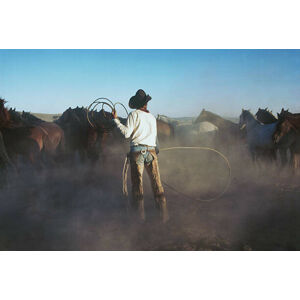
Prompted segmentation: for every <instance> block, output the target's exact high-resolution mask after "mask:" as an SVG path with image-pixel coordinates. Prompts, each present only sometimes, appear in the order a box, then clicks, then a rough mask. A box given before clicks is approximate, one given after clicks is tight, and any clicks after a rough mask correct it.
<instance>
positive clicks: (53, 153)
mask: <svg viewBox="0 0 300 300" xmlns="http://www.w3.org/2000/svg"><path fill="white" fill-rule="evenodd" d="M21 117H22V119H23V120H24V121H25V122H28V124H29V125H31V126H34V127H37V128H40V129H41V130H42V131H43V133H44V138H43V144H42V145H41V146H42V148H40V149H41V151H43V152H44V153H45V155H46V156H47V158H48V159H51V158H59V157H60V156H61V155H62V154H63V153H64V151H65V137H64V131H63V130H62V129H61V128H60V126H59V125H57V124H55V123H53V122H45V121H43V120H41V119H39V118H37V117H35V116H34V115H32V114H30V113H28V112H24V111H23V113H22V115H21Z"/></svg>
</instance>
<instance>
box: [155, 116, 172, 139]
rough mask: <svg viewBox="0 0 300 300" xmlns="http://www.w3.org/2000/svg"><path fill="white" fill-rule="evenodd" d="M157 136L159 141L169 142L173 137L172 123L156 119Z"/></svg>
mask: <svg viewBox="0 0 300 300" xmlns="http://www.w3.org/2000/svg"><path fill="white" fill-rule="evenodd" d="M156 126H157V137H158V140H159V142H162V143H164V142H171V141H173V140H174V138H175V130H174V125H172V124H170V123H167V122H165V121H163V120H161V119H156Z"/></svg>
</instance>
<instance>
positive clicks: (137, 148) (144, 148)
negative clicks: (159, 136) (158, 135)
mask: <svg viewBox="0 0 300 300" xmlns="http://www.w3.org/2000/svg"><path fill="white" fill-rule="evenodd" d="M149 150H155V147H153V146H147V145H135V146H131V147H130V152H146V151H149Z"/></svg>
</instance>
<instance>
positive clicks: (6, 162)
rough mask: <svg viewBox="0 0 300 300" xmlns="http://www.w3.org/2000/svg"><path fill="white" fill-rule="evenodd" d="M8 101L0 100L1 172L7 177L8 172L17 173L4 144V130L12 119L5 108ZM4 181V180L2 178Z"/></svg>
mask: <svg viewBox="0 0 300 300" xmlns="http://www.w3.org/2000/svg"><path fill="white" fill-rule="evenodd" d="M5 103H6V101H5V100H4V99H2V98H0V108H2V109H0V170H1V175H5V173H6V171H7V170H13V171H15V166H14V164H13V163H12V161H11V159H10V157H9V156H8V154H7V149H6V147H5V144H4V139H3V135H2V129H3V128H5V127H7V126H9V124H10V118H9V114H8V111H7V109H6V108H5V107H4V104H5ZM2 179H3V178H2Z"/></svg>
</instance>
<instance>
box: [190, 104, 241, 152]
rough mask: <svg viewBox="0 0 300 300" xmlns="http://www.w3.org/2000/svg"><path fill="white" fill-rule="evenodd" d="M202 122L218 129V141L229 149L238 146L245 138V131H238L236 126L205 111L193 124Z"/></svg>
mask: <svg viewBox="0 0 300 300" xmlns="http://www.w3.org/2000/svg"><path fill="white" fill-rule="evenodd" d="M204 121H206V122H210V123H212V124H214V125H215V126H216V127H217V128H218V141H219V143H220V144H221V145H222V146H224V145H227V146H228V147H230V146H231V145H232V144H240V143H241V142H242V141H243V139H244V137H245V131H244V130H240V128H239V126H238V124H236V123H233V122H231V121H229V120H226V119H224V118H222V117H220V116H219V115H217V114H214V113H212V112H210V111H207V110H205V109H203V110H202V111H201V113H200V115H199V116H198V117H197V119H196V120H195V122H194V123H199V122H204Z"/></svg>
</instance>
